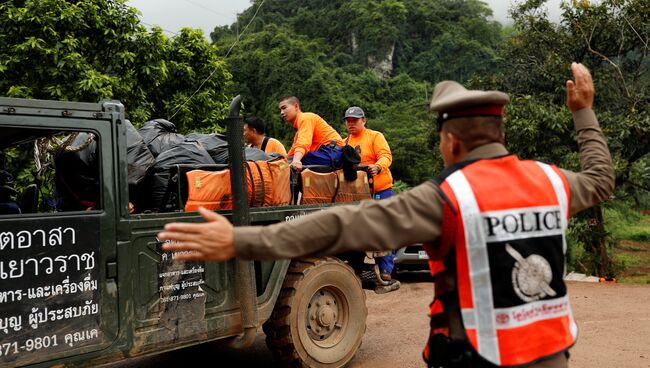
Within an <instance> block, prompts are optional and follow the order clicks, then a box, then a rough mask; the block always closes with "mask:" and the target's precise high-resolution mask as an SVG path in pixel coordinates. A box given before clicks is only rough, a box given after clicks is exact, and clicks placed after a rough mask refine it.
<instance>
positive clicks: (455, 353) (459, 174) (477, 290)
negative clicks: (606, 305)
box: [158, 63, 614, 367]
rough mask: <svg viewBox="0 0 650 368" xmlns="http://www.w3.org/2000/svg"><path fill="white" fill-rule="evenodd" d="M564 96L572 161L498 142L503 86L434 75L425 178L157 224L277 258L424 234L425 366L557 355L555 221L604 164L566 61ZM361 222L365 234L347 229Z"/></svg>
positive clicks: (170, 232)
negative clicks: (342, 201) (376, 196)
mask: <svg viewBox="0 0 650 368" xmlns="http://www.w3.org/2000/svg"><path fill="white" fill-rule="evenodd" d="M571 71H572V73H573V76H574V80H570V81H567V85H566V87H567V106H568V107H569V110H571V112H572V113H573V121H574V127H575V130H576V137H577V141H578V147H579V151H580V163H581V168H582V171H580V172H572V171H568V170H561V169H558V168H556V167H555V166H552V165H547V164H544V163H541V162H536V161H526V160H520V159H519V158H517V156H515V155H513V154H510V153H508V151H507V150H506V148H505V146H504V133H503V127H502V113H503V106H504V105H505V104H507V103H508V96H507V95H506V94H504V93H501V92H496V91H468V90H466V89H465V88H463V87H462V86H461V85H459V84H458V83H455V82H441V83H439V84H438V85H437V86H436V88H435V90H434V94H433V98H432V101H431V106H430V107H431V109H432V110H433V111H436V112H438V119H439V128H440V147H439V148H440V153H441V155H442V157H443V160H444V163H445V166H446V168H445V169H444V170H443V172H442V173H441V174H440V175H439V176H438V177H437V178H436V179H434V180H432V181H429V182H426V183H424V184H422V185H420V186H418V187H416V188H413V189H412V190H410V191H407V192H405V193H402V194H400V195H397V196H394V197H393V198H391V199H388V200H385V201H364V202H362V203H360V204H359V205H356V206H338V207H335V208H332V209H328V210H325V211H319V212H318V213H315V214H312V215H308V216H304V217H301V218H300V219H298V220H295V221H292V222H287V223H281V224H274V225H270V226H265V227H259V226H254V227H237V228H233V227H232V225H231V224H230V222H228V220H226V219H225V218H224V217H222V216H220V215H217V214H216V213H214V212H210V211H207V210H201V211H200V212H201V215H202V216H203V217H204V218H205V219H206V220H207V222H206V223H203V224H189V223H173V224H167V225H166V226H165V230H164V231H163V232H161V233H160V234H158V238H159V239H161V240H163V241H164V240H171V241H173V242H167V243H165V245H163V249H164V250H165V251H181V250H189V251H193V252H191V253H186V254H182V255H179V256H178V257H177V259H179V260H181V259H183V260H195V259H197V260H198V259H203V260H215V261H224V260H228V259H231V258H233V257H235V256H237V257H238V258H241V259H260V260H264V259H285V258H294V257H300V256H304V255H308V254H310V255H325V254H337V253H340V252H343V251H350V250H366V251H371V250H389V249H397V248H399V247H401V246H404V245H408V244H413V243H426V244H427V245H426V246H425V249H426V251H427V253H428V255H429V258H430V260H431V261H430V267H431V272H432V274H434V275H435V277H436V279H435V280H436V281H435V298H434V301H433V303H431V309H430V316H431V335H430V338H429V341H428V344H427V345H426V347H425V350H424V358H425V360H426V361H427V364H428V366H429V367H495V366H533V367H566V366H567V351H568V349H569V348H570V347H571V346H572V345H573V344H574V343H575V339H576V334H577V328H576V325H575V323H574V321H573V317H572V315H571V308H570V306H569V300H568V296H567V293H566V286H565V284H564V281H563V273H564V253H565V251H566V242H565V231H566V227H567V219H568V217H569V216H571V215H574V214H576V213H577V212H580V211H582V210H584V209H586V208H589V207H591V206H593V205H595V204H597V203H599V202H601V201H603V200H605V199H607V198H608V197H609V196H610V194H611V193H612V191H613V189H614V171H613V167H612V161H611V156H610V153H609V149H608V148H607V144H606V143H605V138H604V137H603V134H602V132H601V130H600V127H599V125H598V121H597V120H596V116H595V114H594V112H593V111H592V109H591V108H592V104H593V97H594V86H593V81H592V79H591V75H590V74H589V71H588V70H587V69H586V68H585V67H584V66H582V65H581V64H576V63H573V64H572V65H571ZM359 229H365V230H367V231H364V233H363V234H364V235H365V236H359Z"/></svg>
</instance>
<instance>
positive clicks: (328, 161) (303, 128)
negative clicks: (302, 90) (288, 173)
mask: <svg viewBox="0 0 650 368" xmlns="http://www.w3.org/2000/svg"><path fill="white" fill-rule="evenodd" d="M278 107H279V108H280V116H282V119H284V121H286V122H287V123H291V124H292V125H293V127H294V128H296V129H297V131H296V135H295V136H294V138H293V144H292V145H291V148H290V149H289V153H288V155H289V157H288V158H289V161H290V162H291V167H293V169H294V170H296V171H300V170H301V169H302V165H324V166H332V167H340V166H341V157H342V147H343V146H345V143H344V142H343V139H341V136H340V135H339V133H338V132H337V131H336V130H334V128H332V127H331V126H330V125H329V124H328V123H327V122H326V121H325V120H324V119H323V118H321V117H320V116H318V115H316V114H314V113H312V112H302V111H301V109H300V101H299V100H298V98H297V97H295V96H288V97H283V98H281V99H280V101H279V103H278Z"/></svg>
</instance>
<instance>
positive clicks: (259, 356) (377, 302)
mask: <svg viewBox="0 0 650 368" xmlns="http://www.w3.org/2000/svg"><path fill="white" fill-rule="evenodd" d="M400 277H401V278H402V279H403V280H404V282H403V283H402V288H401V289H400V290H398V291H396V292H392V293H388V294H384V295H376V294H374V293H372V292H367V297H368V323H367V326H368V327H367V330H366V334H365V336H364V339H363V344H362V345H361V349H360V351H359V352H358V353H357V355H356V356H355V358H354V359H353V360H352V362H350V364H349V365H348V367H349V368H371V367H372V368H388V367H391V368H393V367H403V368H408V367H424V364H423V363H422V359H421V357H420V356H421V351H422V347H423V344H424V342H425V340H426V337H427V333H428V331H427V328H428V320H427V316H426V313H427V309H428V304H429V302H430V301H431V297H432V295H433V294H432V293H433V292H432V288H433V284H432V283H431V282H430V281H428V280H426V277H424V278H423V277H422V276H421V275H414V274H409V275H404V276H403V275H400ZM569 293H570V295H571V303H572V307H573V311H574V314H575V317H576V320H577V322H578V328H579V337H578V343H577V345H576V347H575V348H573V349H572V350H571V360H570V362H569V367H571V368H593V367H599V368H601V367H602V368H609V367H612V368H614V367H615V368H650V305H649V302H650V285H632V284H612V285H609V284H597V283H578V282H571V283H569ZM197 356H201V357H206V358H208V359H217V360H216V361H214V362H218V363H219V364H218V366H219V367H248V366H254V367H279V365H278V364H277V363H276V362H274V361H273V358H272V356H271V354H270V353H269V352H268V350H267V349H266V346H265V345H264V336H263V335H262V334H261V333H260V334H259V335H258V337H257V340H256V341H255V344H254V345H253V346H252V347H251V348H250V349H248V350H246V351H232V350H225V349H223V348H222V349H215V347H214V346H213V345H210V344H205V345H201V346H197V347H192V348H189V349H185V350H182V351H177V352H171V353H166V354H163V355H160V356H157V357H152V358H140V359H135V360H131V361H128V362H121V363H119V364H114V365H112V366H111V367H114V368H118V367H119V368H126V367H143V368H146V367H151V368H153V367H156V368H161V367H170V368H171V367H178V366H179V365H181V366H182V365H185V364H187V362H188V361H195V359H196V357H197Z"/></svg>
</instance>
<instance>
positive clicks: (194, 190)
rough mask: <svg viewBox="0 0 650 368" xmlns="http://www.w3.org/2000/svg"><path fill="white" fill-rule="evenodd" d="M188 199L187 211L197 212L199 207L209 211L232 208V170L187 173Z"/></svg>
mask: <svg viewBox="0 0 650 368" xmlns="http://www.w3.org/2000/svg"><path fill="white" fill-rule="evenodd" d="M187 184H188V198H187V203H185V211H186V212H191V211H197V210H198V209H199V206H201V207H205V208H207V209H209V210H227V209H231V208H232V193H231V191H230V170H227V169H226V170H222V171H205V170H192V171H188V172H187Z"/></svg>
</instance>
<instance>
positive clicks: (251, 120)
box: [244, 116, 287, 156]
mask: <svg viewBox="0 0 650 368" xmlns="http://www.w3.org/2000/svg"><path fill="white" fill-rule="evenodd" d="M265 133H266V123H265V122H264V120H262V119H260V118H258V117H257V116H251V117H248V118H246V119H244V139H246V141H247V142H248V143H249V144H250V146H251V147H254V148H259V149H261V150H262V151H264V152H266V153H279V154H281V155H282V156H286V155H287V150H286V149H284V145H282V143H281V142H280V141H279V140H277V139H275V138H271V137H267V136H266V135H265Z"/></svg>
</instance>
